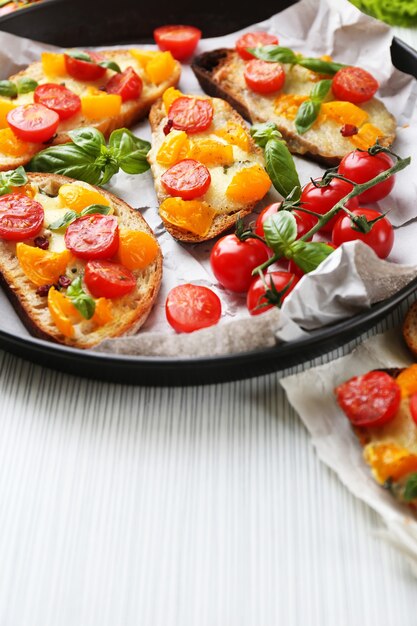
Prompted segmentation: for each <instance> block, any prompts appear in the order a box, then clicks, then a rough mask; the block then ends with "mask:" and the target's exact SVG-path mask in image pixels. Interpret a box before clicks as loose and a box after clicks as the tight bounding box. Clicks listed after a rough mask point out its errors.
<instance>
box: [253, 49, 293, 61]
mask: <svg viewBox="0 0 417 626" xmlns="http://www.w3.org/2000/svg"><path fill="white" fill-rule="evenodd" d="M248 52H250V53H251V54H253V56H255V57H257V58H258V59H262V60H263V61H269V62H271V63H297V61H298V59H299V56H298V55H297V54H295V52H293V51H292V50H291V49H290V48H284V47H283V46H259V47H256V48H248Z"/></svg>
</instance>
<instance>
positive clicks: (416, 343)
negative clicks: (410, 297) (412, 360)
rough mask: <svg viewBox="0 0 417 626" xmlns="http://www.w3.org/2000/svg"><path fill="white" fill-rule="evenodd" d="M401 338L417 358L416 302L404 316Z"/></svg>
mask: <svg viewBox="0 0 417 626" xmlns="http://www.w3.org/2000/svg"><path fill="white" fill-rule="evenodd" d="M403 337H404V341H405V343H406V344H407V346H408V348H409V349H410V351H411V352H412V353H413V355H414V356H415V357H417V302H414V304H413V305H412V306H411V307H410V309H409V310H408V312H407V315H406V316H405V319H404V323H403Z"/></svg>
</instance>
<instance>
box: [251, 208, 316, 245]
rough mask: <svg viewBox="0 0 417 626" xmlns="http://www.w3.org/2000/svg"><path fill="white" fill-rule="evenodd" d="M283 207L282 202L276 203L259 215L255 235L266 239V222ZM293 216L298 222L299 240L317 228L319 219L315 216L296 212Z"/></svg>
mask: <svg viewBox="0 0 417 626" xmlns="http://www.w3.org/2000/svg"><path fill="white" fill-rule="evenodd" d="M280 206H281V203H280V202H274V203H273V204H270V205H268V206H267V207H265V208H264V210H263V211H262V212H261V213H260V214H259V215H258V219H257V220H256V224H255V233H256V234H257V235H259V236H260V237H264V236H265V233H264V222H265V220H267V219H268V217H270V216H271V215H275V213H277V211H278V210H279V208H280ZM292 214H293V215H294V217H295V221H296V222H297V239H300V237H303V236H304V235H305V234H306V233H308V231H309V230H311V229H312V228H313V226H315V224H316V222H317V218H315V217H314V215H309V214H308V213H303V211H297V210H294V211H293V212H292Z"/></svg>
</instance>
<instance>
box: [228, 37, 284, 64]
mask: <svg viewBox="0 0 417 626" xmlns="http://www.w3.org/2000/svg"><path fill="white" fill-rule="evenodd" d="M278 43H279V42H278V38H277V37H275V35H270V34H269V33H265V32H259V33H245V34H244V35H242V36H241V37H239V39H238V40H237V42H236V50H237V52H238V54H239V56H240V57H242V59H243V60H244V61H249V59H253V58H254V56H253V54H251V53H250V52H248V51H247V48H259V47H260V46H277V45H278Z"/></svg>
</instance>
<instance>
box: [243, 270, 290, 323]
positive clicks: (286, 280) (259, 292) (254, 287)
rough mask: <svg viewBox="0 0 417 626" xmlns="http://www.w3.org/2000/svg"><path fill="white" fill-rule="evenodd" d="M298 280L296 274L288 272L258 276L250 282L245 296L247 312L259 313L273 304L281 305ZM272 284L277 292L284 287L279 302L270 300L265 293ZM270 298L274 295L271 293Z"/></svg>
mask: <svg viewBox="0 0 417 626" xmlns="http://www.w3.org/2000/svg"><path fill="white" fill-rule="evenodd" d="M298 281H299V279H298V278H297V276H295V275H294V274H291V273H290V272H270V273H269V274H265V275H264V276H262V277H261V276H258V277H257V278H255V279H254V280H253V282H252V283H251V285H250V287H249V290H248V293H247V296H246V306H247V308H248V311H249V313H250V314H251V315H259V314H260V313H263V312H264V311H267V310H268V309H271V308H272V307H273V306H277V305H279V306H281V304H282V303H283V301H284V300H285V298H286V297H287V296H288V295H289V294H290V293H291V291H292V290H293V289H294V287H295V286H296V284H297V283H298ZM272 284H273V285H274V286H275V289H276V290H277V291H278V292H281V291H283V290H284V289H285V292H284V293H283V294H282V295H281V297H280V301H279V302H271V301H270V300H269V299H268V297H267V295H266V294H267V290H270V289H271V285H272ZM271 298H272V299H273V300H274V295H271Z"/></svg>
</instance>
